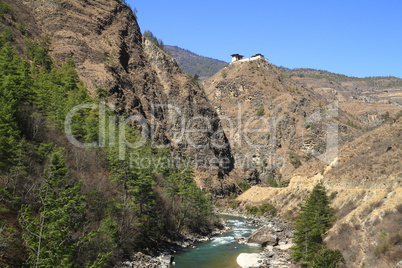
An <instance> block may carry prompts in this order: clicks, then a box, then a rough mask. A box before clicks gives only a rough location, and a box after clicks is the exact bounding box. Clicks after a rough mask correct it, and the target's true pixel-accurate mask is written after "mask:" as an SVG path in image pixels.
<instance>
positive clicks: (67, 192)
mask: <svg viewBox="0 0 402 268" xmlns="http://www.w3.org/2000/svg"><path fill="white" fill-rule="evenodd" d="M39 197H40V203H41V207H40V209H39V213H38V216H37V217H36V216H34V215H33V212H32V209H31V207H30V206H22V208H21V216H20V224H21V226H22V228H23V231H24V233H23V238H24V241H25V243H26V245H27V247H28V248H29V257H28V263H29V264H30V265H31V266H32V267H75V263H74V260H73V257H74V254H75V253H76V250H77V247H78V242H79V241H78V238H74V236H73V234H74V233H75V232H76V231H77V230H78V228H79V227H80V226H82V224H83V222H84V213H85V207H84V205H83V196H82V195H81V194H80V184H78V183H76V184H74V185H72V186H70V185H68V184H67V168H66V165H65V161H64V157H63V150H61V149H57V150H55V152H53V153H52V155H51V156H50V165H49V167H48V168H47V170H46V172H45V184H44V185H43V187H42V188H41V191H40V195H39Z"/></svg>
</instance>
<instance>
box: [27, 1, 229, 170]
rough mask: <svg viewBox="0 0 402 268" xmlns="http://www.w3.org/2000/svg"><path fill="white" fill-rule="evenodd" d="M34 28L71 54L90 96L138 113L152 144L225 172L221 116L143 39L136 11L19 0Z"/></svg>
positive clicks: (59, 56) (58, 54)
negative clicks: (99, 96)
mask: <svg viewBox="0 0 402 268" xmlns="http://www.w3.org/2000/svg"><path fill="white" fill-rule="evenodd" d="M21 4H22V5H23V7H24V9H26V10H27V11H26V12H27V13H28V14H29V16H27V17H24V18H26V19H28V18H30V19H31V20H32V18H34V21H33V22H31V21H27V23H29V24H30V25H33V23H34V24H35V25H36V26H35V31H36V32H38V36H39V35H41V36H48V37H49V38H50V41H51V55H52V56H53V57H54V59H56V60H57V61H60V62H64V61H65V60H67V59H69V58H72V59H74V61H75V64H76V67H77V71H78V74H79V77H80V79H81V80H82V81H83V82H84V84H85V86H86V87H87V88H88V91H89V93H90V94H91V95H92V96H96V95H97V94H98V93H99V91H105V92H106V93H107V97H106V102H107V104H108V105H109V107H111V108H113V109H114V110H115V112H116V113H117V114H119V115H124V116H127V117H128V116H132V115H135V116H137V117H136V118H137V119H138V118H140V119H139V120H137V122H136V123H137V124H138V125H140V129H141V130H144V129H146V130H148V133H147V135H148V137H149V138H151V140H152V142H154V143H155V144H159V145H161V144H163V145H168V146H169V147H171V148H173V151H174V152H175V155H176V156H177V157H179V158H181V157H185V158H187V159H189V160H191V161H193V162H194V163H195V167H196V169H197V170H199V171H201V172H206V171H207V173H208V174H209V175H208V176H215V177H216V176H219V177H220V178H223V177H224V176H225V174H227V173H228V172H229V171H230V170H231V169H232V165H233V163H232V156H231V153H230V146H229V143H228V142H227V138H226V136H225V133H224V132H223V131H222V128H221V123H220V119H219V117H218V116H217V114H216V112H215V110H214V109H213V107H212V106H211V105H210V104H209V103H208V101H207V100H206V98H205V96H204V94H203V92H202V90H200V89H199V88H198V87H197V86H196V85H195V84H194V83H193V82H191V80H190V79H188V78H187V76H186V75H185V74H183V73H182V71H181V70H180V68H179V67H178V66H177V64H176V62H175V61H174V60H173V59H172V58H171V57H170V56H168V55H167V54H166V53H164V52H163V51H161V50H160V49H159V48H157V47H156V46H155V45H154V44H153V43H152V42H149V41H148V40H147V39H143V37H142V35H141V32H140V28H139V26H138V24H137V20H136V17H135V14H134V13H133V12H132V10H131V9H130V8H129V7H127V6H126V5H124V4H122V3H120V1H106V0H101V1H95V0H73V1H71V0H69V1H56V0H54V1H53V0H51V1H48V0H46V1H40V0H39V1H38V0H32V1H31V0H25V1H21Z"/></svg>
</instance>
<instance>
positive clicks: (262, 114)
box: [256, 105, 265, 116]
mask: <svg viewBox="0 0 402 268" xmlns="http://www.w3.org/2000/svg"><path fill="white" fill-rule="evenodd" d="M256 115H257V116H264V115H265V109H264V106H262V105H261V106H260V108H258V110H257V114H256Z"/></svg>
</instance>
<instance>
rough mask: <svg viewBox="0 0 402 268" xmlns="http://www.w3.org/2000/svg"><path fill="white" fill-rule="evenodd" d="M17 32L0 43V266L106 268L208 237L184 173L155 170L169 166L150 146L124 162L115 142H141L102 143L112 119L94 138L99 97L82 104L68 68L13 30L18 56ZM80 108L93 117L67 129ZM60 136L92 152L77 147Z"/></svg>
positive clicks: (44, 46)
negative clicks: (198, 236) (138, 255)
mask: <svg viewBox="0 0 402 268" xmlns="http://www.w3.org/2000/svg"><path fill="white" fill-rule="evenodd" d="M7 12H12V9H11V7H10V6H8V5H5V4H1V15H2V16H3V15H4V14H5V13H7ZM16 30H17V29H10V28H4V29H3V32H2V33H1V35H0V115H1V116H0V169H1V170H0V192H1V204H0V205H1V207H0V223H1V226H0V228H1V229H0V263H1V266H11V267H56V266H57V267H110V266H112V265H113V264H114V263H116V262H117V261H119V260H122V259H125V258H126V259H128V258H130V255H131V254H132V253H133V252H135V251H138V250H141V251H143V252H149V253H153V251H154V248H159V249H161V248H163V247H164V246H165V245H166V243H167V242H166V241H175V240H179V239H181V238H182V237H183V236H184V235H186V234H205V233H209V232H210V231H211V228H213V227H214V224H217V222H216V219H215V218H214V216H213V214H212V206H211V200H210V196H208V195H206V194H204V193H203V192H201V191H200V190H199V189H198V188H197V186H196V184H195V182H194V181H193V172H192V169H191V167H186V168H180V167H178V166H175V165H173V166H172V165H170V166H167V165H156V164H155V163H156V162H157V161H156V159H159V160H160V159H163V160H164V161H165V162H167V163H175V162H174V161H173V159H172V157H171V155H170V152H169V150H166V149H158V148H155V147H154V146H153V145H152V144H149V143H145V144H144V145H143V146H141V147H139V148H133V149H131V148H130V149H128V150H127V151H126V152H124V154H125V155H123V157H122V154H121V152H119V148H118V146H114V144H119V142H121V140H119V138H120V139H125V140H129V141H135V140H138V139H139V138H140V137H139V134H138V132H137V130H136V129H135V128H134V127H133V126H130V125H129V124H127V126H125V128H124V131H123V133H124V134H125V135H124V136H123V137H122V136H121V135H117V137H115V136H114V135H109V134H110V132H111V131H115V130H116V129H118V126H117V125H115V124H117V123H116V122H117V121H116V120H115V121H113V120H110V121H108V122H106V127H105V129H106V133H102V132H101V131H99V129H100V125H101V124H102V122H103V121H102V120H101V117H100V110H101V108H100V107H101V106H102V103H103V101H104V98H105V94H104V93H105V90H104V89H101V88H99V89H98V90H97V96H95V97H90V96H89V95H88V93H87V92H88V91H87V89H86V88H85V86H84V85H83V83H82V82H81V81H80V79H79V77H78V75H77V72H76V69H75V65H74V61H73V60H68V61H67V62H64V63H63V62H55V61H53V60H52V58H51V56H50V54H49V47H50V44H51V40H50V39H49V38H47V37H43V38H42V39H41V40H33V39H32V38H30V37H29V35H27V34H24V33H22V32H21V33H22V34H24V35H25V37H24V47H23V48H22V49H19V50H18V52H17V50H16V49H15V46H14V44H15V38H14V36H13V31H14V32H15V31H16ZM22 30H23V28H21V29H20V30H19V31H22ZM20 50H21V51H23V52H22V53H21V51H20ZM83 103H86V104H91V105H89V106H88V107H92V109H81V110H80V111H78V112H77V113H75V114H74V116H73V117H72V118H71V125H69V126H68V128H65V126H64V124H65V119H66V116H67V115H68V113H69V111H71V109H72V108H73V107H75V106H77V105H79V104H83ZM107 113H108V117H109V118H117V116H116V115H114V114H113V113H112V112H110V111H108V112H107ZM119 118H121V120H124V117H123V116H122V115H120V117H119ZM66 129H67V130H68V131H67V132H70V133H67V134H69V135H73V136H74V137H75V138H76V139H77V140H78V141H79V142H86V143H93V144H95V145H97V146H94V147H96V148H78V147H75V146H74V145H72V144H71V143H69V142H68V140H67V137H66V133H65V131H66ZM120 134H121V132H120ZM108 137H113V140H112V138H108ZM114 137H115V138H114ZM114 139H116V140H114ZM102 144H107V145H109V146H101V145H102ZM102 147H103V148H102ZM133 155H135V156H136V157H137V158H138V159H146V160H147V161H148V163H149V164H148V165H147V166H146V167H144V165H140V164H138V161H133V159H132V156H133ZM21 245H22V246H21ZM154 253H155V252H154Z"/></svg>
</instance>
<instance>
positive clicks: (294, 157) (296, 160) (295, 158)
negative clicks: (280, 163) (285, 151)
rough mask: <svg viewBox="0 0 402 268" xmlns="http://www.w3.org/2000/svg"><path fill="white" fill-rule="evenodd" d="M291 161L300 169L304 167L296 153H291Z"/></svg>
mask: <svg viewBox="0 0 402 268" xmlns="http://www.w3.org/2000/svg"><path fill="white" fill-rule="evenodd" d="M289 160H290V163H291V164H292V165H293V166H294V167H295V168H298V167H300V166H301V165H302V162H301V160H300V156H298V155H297V154H295V153H294V152H292V151H290V152H289Z"/></svg>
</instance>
